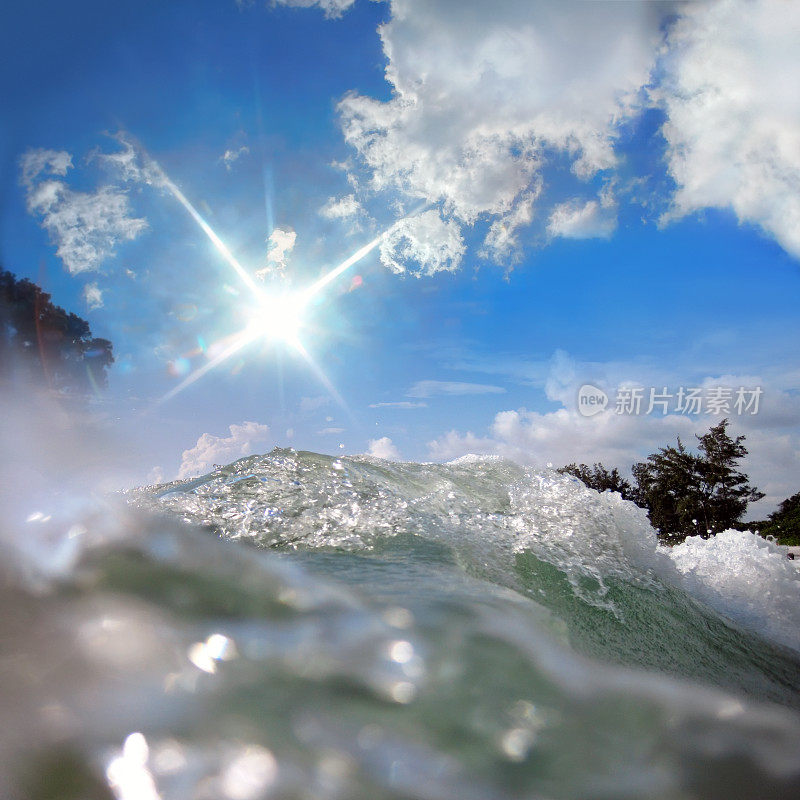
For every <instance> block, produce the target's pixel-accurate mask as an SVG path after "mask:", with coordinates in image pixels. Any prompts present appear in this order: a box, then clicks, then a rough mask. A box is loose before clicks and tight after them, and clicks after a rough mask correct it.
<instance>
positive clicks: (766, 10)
mask: <svg viewBox="0 0 800 800" xmlns="http://www.w3.org/2000/svg"><path fill="white" fill-rule="evenodd" d="M798 41H800V4H797V3H786V2H782V1H781V0H755V1H754V2H734V0H722V2H715V3H698V4H688V5H687V6H686V7H685V10H684V14H683V17H682V18H681V19H680V20H679V21H678V22H677V24H676V25H675V26H674V27H673V28H672V30H671V32H670V34H669V40H668V43H669V48H670V51H669V55H668V58H667V59H666V66H667V68H668V73H667V81H666V83H665V85H664V87H663V89H662V91H661V93H660V94H661V97H662V98H663V103H664V107H665V110H666V113H667V116H668V119H667V122H666V123H665V125H664V128H663V131H664V136H665V137H666V139H667V143H668V159H669V170H670V173H671V174H672V177H673V178H674V179H675V181H676V183H677V192H676V194H675V198H674V207H673V210H672V216H673V217H679V216H683V215H685V214H689V213H691V212H693V211H696V210H699V209H702V208H706V207H716V208H731V209H732V210H733V211H734V212H735V213H736V215H737V217H738V218H739V220H741V221H742V222H751V223H755V224H756V225H760V226H761V227H762V228H763V229H764V230H765V231H766V232H767V233H768V234H771V235H772V236H774V237H775V239H776V240H777V241H778V242H779V243H780V245H781V246H782V247H783V248H784V249H786V250H787V251H788V252H790V253H792V254H793V255H794V256H797V257H800V94H798V92H797V91H796V88H795V87H796V86H797V85H798V82H800V48H798V46H797V43H798Z"/></svg>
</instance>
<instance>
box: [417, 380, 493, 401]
mask: <svg viewBox="0 0 800 800" xmlns="http://www.w3.org/2000/svg"><path fill="white" fill-rule="evenodd" d="M504 392H505V389H504V388H503V387H502V386H491V385H488V384H485V383H462V382H461V381H417V382H416V383H415V384H414V385H413V386H412V387H411V388H410V389H409V390H408V391H407V392H406V395H407V396H408V397H433V396H435V395H463V394H503V393H504Z"/></svg>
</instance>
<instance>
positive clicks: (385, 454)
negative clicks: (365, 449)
mask: <svg viewBox="0 0 800 800" xmlns="http://www.w3.org/2000/svg"><path fill="white" fill-rule="evenodd" d="M369 454H370V455H371V456H375V458H384V459H386V460H387V461H399V460H400V453H399V452H398V450H397V448H396V447H395V446H394V444H392V440H391V439H390V438H389V437H388V436H382V437H381V438H380V439H370V442H369Z"/></svg>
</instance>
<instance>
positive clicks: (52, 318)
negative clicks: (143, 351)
mask: <svg viewBox="0 0 800 800" xmlns="http://www.w3.org/2000/svg"><path fill="white" fill-rule="evenodd" d="M113 363H114V356H113V354H112V345H111V342H109V341H108V339H99V338H93V337H92V332H91V330H90V328H89V323H88V322H86V320H84V319H81V318H80V317H79V316H77V315H76V314H72V313H70V312H67V311H65V310H64V309H63V308H59V307H58V306H56V305H53V303H52V302H51V300H50V295H49V294H47V293H46V292H44V291H42V290H41V289H40V288H39V287H38V286H37V285H36V284H35V283H32V282H31V281H29V280H27V279H22V280H18V279H17V278H15V277H14V275H12V274H11V273H10V272H8V271H6V270H0V381H1V382H3V383H12V382H13V383H16V382H19V381H33V382H35V383H43V384H44V385H45V386H47V387H48V388H50V389H52V390H55V391H57V392H59V393H62V394H68V395H73V396H85V395H88V394H90V393H91V392H92V391H94V390H96V389H98V388H104V387H105V386H106V369H107V368H108V367H109V366H110V365H111V364H113Z"/></svg>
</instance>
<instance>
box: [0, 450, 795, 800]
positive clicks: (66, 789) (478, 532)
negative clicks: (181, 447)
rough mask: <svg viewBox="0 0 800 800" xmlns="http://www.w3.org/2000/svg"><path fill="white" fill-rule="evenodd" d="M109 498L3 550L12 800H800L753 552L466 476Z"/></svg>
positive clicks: (771, 587)
mask: <svg viewBox="0 0 800 800" xmlns="http://www.w3.org/2000/svg"><path fill="white" fill-rule="evenodd" d="M123 500H124V502H120V501H118V500H114V501H109V500H103V501H100V500H95V501H93V502H92V503H91V504H90V505H89V507H88V508H84V509H83V510H82V511H81V512H80V513H79V514H78V513H76V512H70V513H71V514H72V516H71V517H70V516H65V517H62V518H57V517H48V516H46V515H44V514H40V515H38V516H37V515H36V514H32V515H31V516H29V517H28V519H29V522H28V523H27V524H26V527H25V530H24V531H22V532H20V531H15V532H14V535H13V536H9V535H6V536H5V537H4V544H3V547H4V551H5V556H6V558H5V559H4V561H3V564H4V566H3V568H2V569H3V572H4V581H3V588H2V595H3V596H2V601H3V607H4V610H5V613H4V615H3V617H2V619H1V620H0V636H2V641H3V642H4V652H6V653H10V654H12V655H9V656H7V657H5V658H3V659H0V673H2V680H3V686H4V700H3V703H2V709H3V714H4V726H3V730H2V734H0V758H1V759H2V767H3V770H2V773H3V776H4V777H3V778H2V779H0V781H1V782H0V793H2V795H3V796H4V797H9V798H14V800H16V798H32V800H44V798H47V797H53V796H58V797H59V798H66V799H67V800H69V798H75V800H77V799H78V798H81V800H83V799H84V798H89V800H93V799H94V798H109V797H117V798H120V800H154V799H155V798H159V799H160V800H190V798H191V799H192V800H194V799H195V798H197V800H204V798H208V800H212V799H213V800H217V799H220V800H226V799H229V800H255V799H256V798H273V797H275V798H308V797H314V798H331V799H332V800H333V798H408V797H413V798H431V799H434V798H435V799H436V800H438V799H439V798H453V799H454V800H455V799H456V798H457V799H458V800H463V799H465V798H466V799H467V800H469V798H492V799H494V798H522V797H525V798H529V797H548V798H620V797H632V798H633V797H642V798H645V797H646V798H678V797H680V798H693V797H723V796H724V797H726V798H736V797H741V798H745V797H752V796H759V797H788V796H795V795H798V794H800V638H798V630H800V599H799V597H800V596H799V595H798V588H800V578H799V576H800V573H798V572H797V570H796V568H795V567H794V565H793V563H792V562H789V561H788V560H786V559H785V558H784V557H783V556H782V554H781V552H780V550H779V548H777V547H776V546H775V545H773V544H772V543H770V542H767V541H765V540H762V539H759V538H758V537H755V536H754V535H752V534H748V533H740V532H736V531H728V532H725V533H724V534H720V535H718V536H717V537H716V538H714V539H711V540H708V541H696V540H691V539H690V540H687V542H686V543H685V544H683V545H680V546H678V547H675V548H671V549H668V548H664V547H661V546H659V544H658V542H657V540H656V537H655V534H654V532H653V530H652V529H651V528H650V526H649V524H648V522H647V519H646V516H645V515H644V512H642V511H641V509H638V508H636V507H635V506H633V505H632V504H630V503H627V502H625V501H623V500H622V499H621V498H620V497H619V496H618V495H616V494H610V493H605V494H598V493H597V492H594V491H592V490H589V489H587V488H586V487H584V486H583V484H581V483H580V482H578V481H576V480H574V479H572V478H570V477H568V476H563V475H559V474H557V473H554V472H551V471H543V472H542V471H535V470H531V469H525V468H522V467H519V466H517V465H515V464H512V463H510V462H507V461H502V460H499V459H490V458H477V457H469V458H465V459H459V460H458V461H455V462H452V463H450V464H444V465H442V464H396V463H389V462H386V461H381V460H378V459H374V458H369V457H353V458H334V457H329V456H324V455H318V454H314V453H300V452H295V451H293V450H275V451H273V452H272V453H270V454H268V455H265V456H252V457H249V458H246V459H242V460H239V461H237V462H235V463H233V464H230V465H228V466H225V467H220V468H218V469H216V470H215V471H214V472H212V473H211V474H209V475H206V476H203V477H201V478H198V479H196V480H192V481H183V482H176V483H172V484H168V485H163V486H157V487H148V488H147V489H142V490H138V491H136V492H131V493H128V494H127V495H125V496H124V498H123ZM23 534H24V536H23ZM55 785H57V786H60V787H61V788H60V789H59V791H58V792H56V794H55V795H54V794H53V793H52V789H53V786H55ZM70 792H71V793H70Z"/></svg>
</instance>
